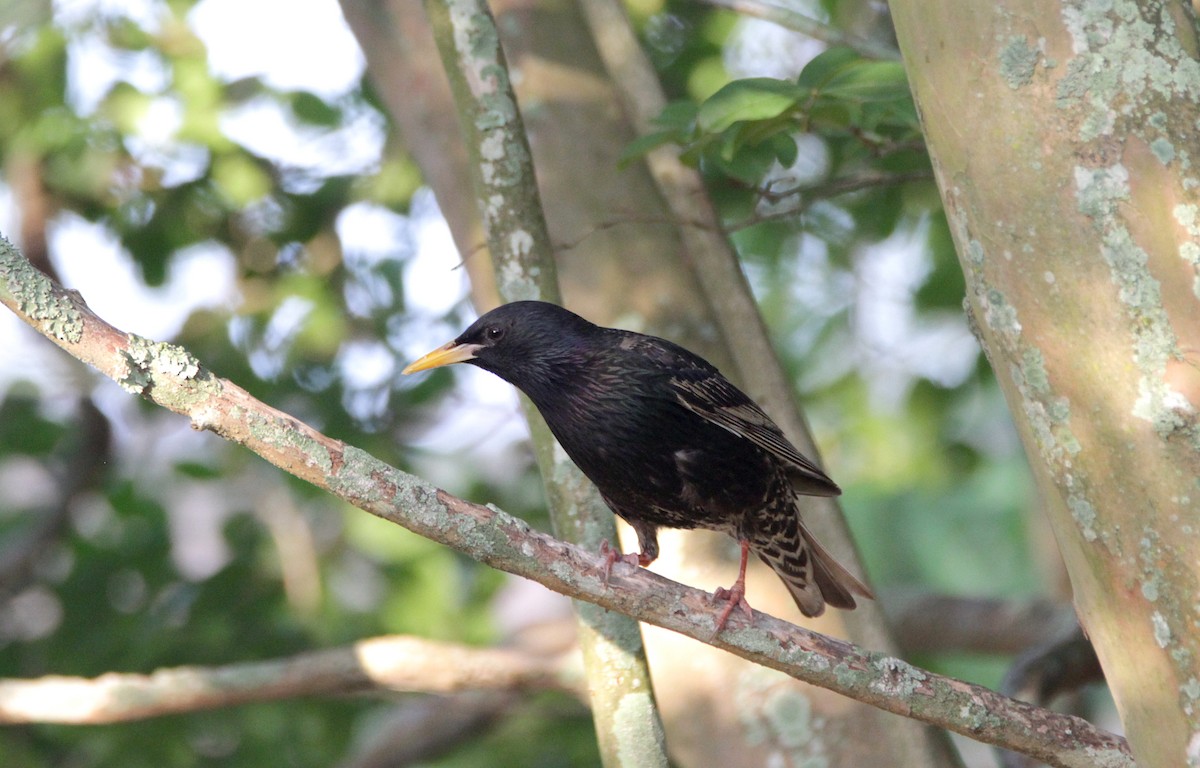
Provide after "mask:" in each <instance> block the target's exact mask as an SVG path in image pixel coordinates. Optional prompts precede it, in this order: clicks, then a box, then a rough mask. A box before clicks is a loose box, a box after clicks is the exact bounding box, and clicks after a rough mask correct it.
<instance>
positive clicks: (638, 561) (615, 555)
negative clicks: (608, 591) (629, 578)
mask: <svg viewBox="0 0 1200 768" xmlns="http://www.w3.org/2000/svg"><path fill="white" fill-rule="evenodd" d="M600 554H601V556H603V557H604V586H605V588H608V579H609V577H610V576H612V569H613V564H614V563H617V562H622V563H625V564H626V565H632V566H633V567H634V568H637V567H638V566H639V565H640V566H642V567H645V566H647V565H650V563H652V562H653V560H652V559H651V558H649V557H646V555H645V553H641V552H639V553H636V554H635V553H633V552H629V553H626V554H621V553H620V552H619V551H618V550H617V549H616V548H615V547H613V546H612V545H611V544H609V543H608V540H607V539H605V540H604V541H602V542H600Z"/></svg>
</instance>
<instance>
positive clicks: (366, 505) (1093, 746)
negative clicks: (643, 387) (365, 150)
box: [0, 237, 1133, 768]
mask: <svg viewBox="0 0 1200 768" xmlns="http://www.w3.org/2000/svg"><path fill="white" fill-rule="evenodd" d="M0 303H3V304H4V305H5V306H7V307H9V308H10V309H11V310H13V312H15V313H16V314H17V315H18V316H19V317H20V318H21V319H22V320H24V321H25V322H27V323H28V324H29V325H31V326H32V327H33V328H35V329H36V330H37V331H39V332H40V333H42V334H43V335H44V336H46V337H47V338H49V339H50V340H51V341H53V342H54V343H55V344H57V345H58V346H60V347H62V348H63V349H64V350H66V351H67V352H68V353H69V354H71V355H72V356H74V357H75V358H77V359H79V360H82V361H83V362H86V363H88V364H90V365H92V366H94V367H95V368H97V369H98V370H100V371H101V372H102V373H104V374H105V375H107V376H109V377H110V378H112V379H114V380H116V381H117V382H118V383H120V384H121V385H122V386H125V387H126V388H127V389H129V390H131V391H132V392H135V393H137V394H140V395H141V396H142V397H144V398H146V399H148V400H150V401H151V402H154V403H156V404H158V405H160V406H162V407H164V408H167V409H168V410H171V411H174V412H176V413H179V414H182V415H184V416H186V417H187V418H189V419H190V420H191V422H192V426H193V427H195V428H196V429H206V430H209V431H212V432H214V433H216V434H218V435H220V436H222V437H224V438H226V439H228V440H232V441H233V442H236V443H239V444H241V445H244V446H245V447H246V448H248V449H250V450H252V451H254V452H255V453H257V454H258V455H259V456H261V457H263V458H264V459H266V460H267V461H269V462H271V463H272V464H274V465H275V466H277V467H279V468H281V469H283V470H285V471H287V472H289V473H291V474H292V475H295V476H296V477H298V478H300V479H302V480H306V481H308V482H310V483H312V484H314V485H316V486H317V487H319V488H322V489H325V490H327V491H329V492H330V493H332V494H334V495H336V496H337V497H339V498H341V499H343V500H345V501H347V502H348V503H350V504H353V505H354V506H356V507H358V508H360V509H362V510H364V511H366V512H370V513H371V514H373V515H376V516H378V517H381V518H383V519H385V520H389V521H391V522H394V523H396V524H397V525H401V526H403V527H405V528H407V529H408V530H410V531H413V532H414V533H417V534H420V535H422V536H425V537H427V538H430V539H433V540H434V541H438V542H440V543H443V544H445V545H447V546H449V547H452V548H454V549H456V550H458V551H460V552H462V553H464V554H466V555H467V556H469V557H472V558H475V559H477V560H479V561H480V562H483V563H486V564H488V565H490V566H492V567H494V568H498V569H500V570H504V571H507V572H509V573H513V574H516V575H518V576H523V577H525V578H528V579H532V580H534V581H537V582H539V583H541V584H543V585H545V586H547V587H549V588H550V589H552V590H554V591H556V592H560V593H562V594H564V595H568V596H570V597H574V598H576V599H579V600H583V601H586V602H588V603H593V604H595V605H598V606H601V607H602V608H606V609H608V610H610V611H616V612H618V613H622V614H625V615H627V616H631V617H633V618H635V619H637V620H639V621H643V622H646V623H649V624H654V625H657V626H660V627H664V628H666V629H670V630H672V631H674V632H678V633H680V634H683V635H686V636H688V637H691V638H694V639H696V640H697V641H699V642H704V643H709V644H711V645H714V646H716V647H719V648H723V649H725V650H727V651H729V652H731V653H734V654H737V655H738V656H741V657H743V658H746V659H749V660H751V661H754V662H756V663H758V664H762V665H764V666H766V667H770V668H771V669H776V670H780V671H782V672H784V673H786V674H788V675H791V676H793V677H796V678H797V679H800V680H804V681H806V682H809V683H812V684H814V685H818V686H821V687H823V688H828V689H829V690H832V691H836V692H838V693H841V694H843V695H846V696H849V697H851V698H853V699H857V700H859V701H863V702H866V703H868V704H871V705H873V706H876V707H879V708H880V709H883V710H886V711H889V712H894V713H897V714H901V715H905V716H907V717H912V718H915V719H917V720H921V721H923V722H926V723H930V724H933V725H937V726H940V727H943V728H948V729H950V730H952V731H955V732H957V733H961V734H963V735H966V736H969V737H971V738H973V739H977V740H979V741H982V742H985V743H988V744H993V745H996V746H1001V747H1004V748H1006V749H1011V750H1014V751H1018V752H1023V753H1025V754H1028V755H1031V756H1033V757H1035V758H1037V759H1038V760H1041V761H1042V762H1044V763H1047V764H1049V765H1052V766H1061V767H1062V768H1092V766H1096V765H1104V766H1107V767H1108V768H1118V767H1121V766H1125V767H1128V768H1133V761H1132V758H1131V757H1130V755H1129V750H1128V746H1127V745H1126V743H1125V741H1124V739H1122V738H1120V737H1118V736H1115V735H1113V734H1111V733H1107V732H1105V731H1103V730H1101V729H1099V728H1096V727H1095V726H1093V725H1092V724H1091V723H1088V722H1087V721H1086V720H1082V719H1080V718H1077V717H1072V716H1070V715H1063V714H1059V713H1057V712H1051V711H1049V710H1045V709H1042V708H1040V707H1036V706H1033V705H1030V704H1025V703H1023V702H1019V701H1015V700H1013V699H1009V698H1007V697H1005V696H1003V695H1001V694H999V693H996V692H995V691H992V690H989V689H987V688H983V687H982V686H977V685H972V684H970V683H966V682H963V681H960V680H955V679H952V678H948V677H943V676H941V675H937V674H934V673H932V672H926V671H923V670H920V669H917V668H916V667H913V666H911V665H910V664H908V663H907V662H904V661H902V660H900V659H898V658H895V657H894V656H891V655H889V654H882V653H875V652H871V651H867V650H864V649H862V648H860V647H858V646H855V645H854V644H852V643H849V642H846V641H844V640H837V639H834V638H831V637H826V636H824V635H821V634H818V633H816V632H811V631H809V630H805V629H803V628H800V627H796V626H794V625H792V624H788V623H787V622H784V621H781V620H779V619H776V618H774V617H771V616H767V615H765V614H756V615H755V617H754V620H753V621H752V622H747V621H745V620H743V619H741V618H740V617H737V616H735V617H734V618H732V619H731V622H730V625H729V626H728V627H727V628H726V630H725V631H724V632H722V633H721V634H720V635H719V636H718V637H716V638H714V637H712V634H713V629H714V627H715V619H716V616H717V613H718V611H717V610H716V608H714V606H713V605H712V603H711V599H710V596H709V595H708V594H707V593H705V592H702V591H700V590H698V589H693V588H691V587H687V586H685V585H682V584H678V583H676V582H673V581H670V580H668V579H664V578H663V577H661V576H658V575H657V574H654V573H651V572H650V571H647V570H645V569H640V568H638V569H634V568H627V567H617V568H616V569H615V570H614V571H613V573H612V577H611V579H609V580H607V583H606V579H605V576H604V559H603V558H602V557H600V556H599V555H598V554H596V553H595V552H591V551H588V550H585V549H583V548H581V547H578V546H575V545H572V544H569V543H566V542H563V541H560V540H558V539H555V538H554V537H552V536H549V535H547V534H544V533H541V532H538V531H534V530H532V529H531V528H530V527H529V525H528V524H526V523H525V522H524V521H522V520H519V519H517V518H514V517H512V516H511V515H508V514H506V513H504V512H503V511H501V510H499V509H496V508H495V507H491V506H486V507H485V506H480V505H478V504H473V503H471V502H468V501H465V500H463V499H460V498H456V497H454V496H452V495H450V494H448V493H446V492H445V491H443V490H440V489H438V488H436V487H434V486H433V485H431V484H429V483H428V482H426V481H424V480H422V479H421V478H419V477H415V476H413V475H410V474H407V473H405V472H401V471H400V470H398V469H396V468H395V467H391V466H388V465H387V464H384V463H383V462H381V461H379V460H378V459H376V458H374V457H373V456H371V455H370V454H368V453H366V452H365V451H362V450H360V449H358V448H355V447H353V446H350V445H346V444H345V443H343V442H341V441H339V440H334V439H332V438H329V437H326V436H325V435H323V434H321V433H320V432H317V431H316V430H315V429H312V428H311V427H309V426H307V425H305V424H303V423H302V422H300V421H298V420H296V419H295V418H293V417H291V416H289V415H287V414H285V413H283V412H282V411H279V410H276V409H274V408H272V407H270V406H269V405H266V404H264V403H262V402H259V401H258V400H255V399H254V398H253V397H251V396H250V395H249V393H247V392H246V391H245V390H244V389H242V388H241V387H239V386H237V385H236V384H234V383H232V382H230V381H227V380H225V379H221V378H219V377H217V376H216V375H214V374H213V373H212V372H210V371H208V370H207V369H205V368H204V367H203V366H201V365H200V363H199V361H197V360H196V359H195V357H193V356H192V355H191V354H190V353H188V352H187V351H186V350H184V349H182V348H181V347H178V346H175V345H171V344H163V343H157V342H150V341H147V340H145V339H141V338H140V337H137V336H133V335H131V334H127V333H124V332H122V331H120V330H118V329H116V328H114V327H112V326H111V325H109V324H108V323H106V322H105V321H104V320H102V319H101V318H100V317H98V316H97V315H95V314H94V313H93V312H92V311H91V310H90V309H88V307H87V305H86V304H85V303H84V301H83V299H82V297H80V296H79V294H77V293H74V292H70V291H67V290H65V289H64V288H62V287H61V286H59V285H57V284H55V283H53V282H52V281H51V280H50V279H49V278H47V277H46V276H45V275H43V274H42V273H41V272H38V271H37V270H36V269H34V268H33V267H32V266H31V265H30V264H29V262H28V261H27V260H26V259H25V258H24V257H23V256H21V254H20V252H19V251H17V249H16V248H14V247H13V246H12V245H11V244H10V243H9V242H8V241H7V240H5V239H3V237H0Z"/></svg>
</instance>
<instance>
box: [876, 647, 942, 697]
mask: <svg viewBox="0 0 1200 768" xmlns="http://www.w3.org/2000/svg"><path fill="white" fill-rule="evenodd" d="M871 669H872V671H874V672H875V673H876V678H875V679H874V680H872V681H871V683H870V686H869V687H870V688H871V690H873V691H878V692H879V693H883V694H886V695H888V696H900V697H908V696H912V695H913V694H914V693H916V692H917V691H919V690H920V689H921V688H922V687H923V686H924V684H925V681H926V680H928V675H926V674H925V673H924V672H922V671H921V670H919V669H917V668H916V667H914V666H913V665H911V664H909V663H908V662H907V661H904V660H902V659H897V658H894V657H892V656H884V657H882V658H878V659H875V660H873V661H872V662H871Z"/></svg>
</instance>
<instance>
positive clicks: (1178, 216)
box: [1172, 204, 1200, 298]
mask: <svg viewBox="0 0 1200 768" xmlns="http://www.w3.org/2000/svg"><path fill="white" fill-rule="evenodd" d="M1172 213H1173V214H1174V215H1175V220H1176V221H1177V222H1179V225H1180V226H1181V227H1183V228H1184V230H1185V231H1186V232H1187V233H1188V236H1189V237H1191V238H1192V239H1191V240H1190V241H1188V242H1185V243H1183V244H1182V245H1180V246H1179V258H1181V259H1183V260H1184V261H1186V262H1187V263H1188V264H1190V265H1191V267H1192V273H1193V275H1194V277H1193V278H1192V293H1193V294H1195V296H1196V298H1200V206H1196V205H1187V204H1181V205H1177V206H1175V208H1174V209H1173V210H1172Z"/></svg>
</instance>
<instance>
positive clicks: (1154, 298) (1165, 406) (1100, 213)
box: [1075, 164, 1200, 440]
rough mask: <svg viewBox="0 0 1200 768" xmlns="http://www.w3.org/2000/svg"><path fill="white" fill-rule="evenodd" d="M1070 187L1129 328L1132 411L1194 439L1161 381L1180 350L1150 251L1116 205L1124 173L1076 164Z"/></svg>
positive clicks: (1181, 408)
mask: <svg viewBox="0 0 1200 768" xmlns="http://www.w3.org/2000/svg"><path fill="white" fill-rule="evenodd" d="M1075 186H1076V198H1077V202H1078V205H1079V211H1080V213H1083V214H1084V215H1085V216H1087V217H1089V218H1090V219H1091V220H1092V225H1093V227H1094V228H1095V229H1096V231H1097V232H1099V233H1100V235H1101V239H1102V243H1103V245H1102V248H1101V255H1102V256H1103V257H1104V261H1105V263H1107V264H1108V267H1109V274H1110V277H1111V279H1112V282H1113V284H1114V285H1116V286H1117V295H1118V298H1119V299H1120V301H1121V303H1122V304H1123V305H1124V307H1125V314H1126V316H1127V317H1128V319H1129V321H1130V323H1129V324H1130V327H1131V329H1132V332H1133V349H1132V353H1133V360H1134V363H1135V364H1136V365H1137V368H1138V370H1139V372H1140V374H1141V376H1140V378H1139V380H1138V399H1137V401H1136V402H1135V403H1134V406H1133V409H1132V413H1133V415H1134V416H1136V417H1137V418H1140V419H1143V420H1145V421H1149V422H1150V423H1151V424H1153V426H1154V429H1155V432H1156V433H1157V434H1158V435H1159V436H1160V437H1162V438H1164V439H1165V438H1168V437H1171V436H1172V435H1174V434H1176V433H1182V434H1184V435H1185V436H1186V437H1188V438H1189V439H1192V440H1195V439H1197V438H1198V436H1200V427H1198V426H1197V420H1196V413H1195V410H1194V408H1193V406H1192V405H1191V404H1190V403H1188V401H1187V399H1186V398H1185V397H1184V396H1183V395H1182V394H1180V393H1178V392H1175V391H1173V390H1171V388H1170V387H1169V386H1168V385H1167V383H1166V381H1165V373H1166V366H1167V363H1168V362H1169V361H1170V360H1173V359H1177V358H1178V357H1179V356H1180V352H1179V349H1178V344H1177V337H1176V335H1175V331H1174V328H1173V327H1172V326H1171V322H1170V318H1169V317H1168V316H1167V312H1166V310H1165V308H1164V307H1163V304H1162V291H1161V285H1160V284H1159V282H1158V280H1157V279H1156V278H1155V277H1154V276H1153V275H1152V274H1151V272H1150V268H1149V261H1150V257H1149V254H1147V253H1146V251H1145V250H1143V249H1142V248H1141V246H1140V245H1138V243H1137V242H1136V241H1135V240H1134V239H1133V235H1132V234H1131V233H1130V231H1129V229H1128V227H1127V226H1126V225H1125V221H1124V219H1123V217H1122V215H1121V213H1120V211H1119V204H1120V203H1121V202H1123V201H1125V200H1127V199H1128V198H1129V172H1128V171H1127V170H1126V169H1125V168H1124V166H1121V165H1119V164H1118V165H1114V166H1109V167H1102V168H1083V167H1076V169H1075ZM1175 213H1176V219H1177V220H1180V218H1181V214H1182V217H1183V218H1184V219H1186V218H1187V216H1188V213H1187V212H1181V211H1179V209H1178V207H1177V208H1176V211H1175ZM1181 223H1182V222H1181ZM1185 226H1186V225H1185Z"/></svg>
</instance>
